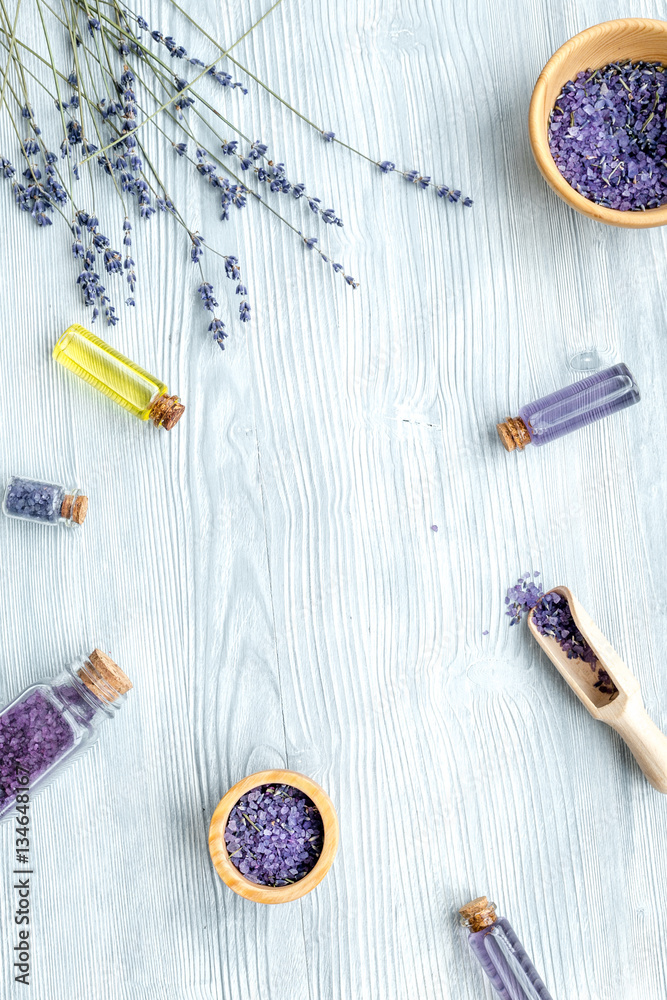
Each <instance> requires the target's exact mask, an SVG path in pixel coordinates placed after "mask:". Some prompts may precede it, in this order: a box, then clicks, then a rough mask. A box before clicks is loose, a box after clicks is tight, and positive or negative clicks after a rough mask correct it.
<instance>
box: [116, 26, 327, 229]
mask: <svg viewBox="0 0 667 1000" xmlns="http://www.w3.org/2000/svg"><path fill="white" fill-rule="evenodd" d="M114 28H117V26H115V25H114ZM117 30H121V31H122V29H117ZM124 34H125V35H126V37H129V38H131V39H132V40H133V41H136V43H137V45H138V46H139V47H140V48H141V50H142V51H143V53H144V54H145V55H146V57H147V58H148V59H150V60H153V61H154V62H155V63H157V64H159V65H160V66H161V67H162V68H163V70H164V71H165V72H166V73H171V70H170V68H169V67H168V66H167V65H166V64H165V63H164V62H162V60H160V59H159V58H157V57H156V56H155V54H154V53H152V52H151V51H150V50H149V49H147V48H146V47H145V46H143V44H142V43H141V41H140V40H139V39H138V38H137V37H136V36H135V35H130V34H129V26H128V30H127V31H125V32H124ZM235 44H236V43H235ZM152 68H153V72H154V73H155V75H156V77H157V78H158V79H160V76H159V74H158V73H157V72H156V70H155V67H154V66H153V67H152ZM160 82H161V83H162V86H163V87H165V89H167V88H166V84H165V81H164V79H161V80H160ZM144 83H145V81H144ZM183 83H184V81H182V80H177V84H178V88H179V89H178V91H177V92H178V95H179V100H180V99H181V98H180V95H182V94H183V92H184V87H183V86H182V85H183ZM192 93H193V94H194V95H195V96H196V98H197V100H198V101H199V102H201V103H202V104H203V105H204V107H206V108H207V109H208V110H209V111H211V112H212V113H213V114H214V115H215V116H216V117H217V118H219V119H220V120H221V121H222V122H223V123H224V124H225V125H227V126H228V128H230V129H232V131H233V132H235V133H236V135H238V136H239V137H240V138H241V139H242V140H243V141H244V142H246V143H248V146H249V148H248V151H247V153H246V154H243V153H242V152H241V151H240V150H238V149H237V147H238V140H234V141H228V140H226V139H224V138H223V137H222V136H221V135H220V134H219V133H218V132H217V131H216V130H215V129H214V128H213V126H212V125H211V123H210V122H209V121H208V120H207V119H206V118H205V117H204V116H203V115H202V114H201V113H200V112H199V111H198V109H197V108H196V107H193V108H192V110H193V112H194V113H195V114H196V115H197V116H198V118H199V119H200V120H201V121H202V122H203V124H204V125H205V126H206V127H207V128H208V129H209V130H210V131H211V132H212V134H213V135H214V136H215V137H216V138H217V139H218V141H219V142H220V143H221V148H222V150H223V153H224V154H225V155H233V156H235V157H237V158H238V160H239V162H240V164H241V169H242V170H248V169H249V168H251V167H252V169H253V172H254V173H255V174H256V175H257V178H258V180H259V181H260V182H266V183H268V185H269V188H270V190H271V191H272V192H274V193H276V192H277V193H282V194H291V195H292V197H294V198H295V199H300V198H302V197H303V198H304V200H305V201H306V202H307V204H308V207H309V208H310V210H311V212H313V213H315V214H316V215H319V216H320V218H321V219H322V221H323V222H325V223H326V224H334V225H337V226H342V225H343V221H342V219H341V218H340V217H339V216H337V215H336V213H335V211H334V209H332V208H328V209H325V210H322V209H321V208H320V204H321V199H320V198H317V197H315V196H314V195H310V194H308V192H307V191H306V185H305V184H303V183H298V184H295V183H293V182H291V181H289V180H288V178H287V176H286V171H285V165H284V163H274V161H273V160H272V159H269V157H268V155H267V153H268V147H267V146H266V144H265V143H263V142H261V140H259V139H257V140H254V141H253V140H251V139H250V138H249V137H248V136H246V135H244V133H243V132H242V131H241V130H240V129H239V128H238V127H237V126H236V125H234V124H233V123H232V122H230V121H229V120H228V119H227V118H225V117H224V115H222V114H221V113H220V112H219V111H218V110H217V109H216V108H214V107H213V106H212V105H211V104H210V103H209V102H208V101H206V100H205V98H204V97H203V96H202V95H201V94H200V93H199V92H197V91H194V90H193V91H192ZM152 96H153V98H154V99H155V100H158V98H157V97H155V95H154V94H153V95H152ZM148 117H149V118H150V117H151V116H150V115H149V116H148ZM146 120H148V118H147V119H146ZM260 160H261V161H263V163H260V162H259V161H260Z"/></svg>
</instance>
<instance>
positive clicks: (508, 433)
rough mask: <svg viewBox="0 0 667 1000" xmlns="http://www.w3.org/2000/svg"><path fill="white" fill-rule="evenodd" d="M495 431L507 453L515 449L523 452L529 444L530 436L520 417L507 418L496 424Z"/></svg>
mask: <svg viewBox="0 0 667 1000" xmlns="http://www.w3.org/2000/svg"><path fill="white" fill-rule="evenodd" d="M496 429H497V431H498V434H499V435H500V440H501V441H502V443H503V445H504V447H505V448H506V449H507V451H514V449H515V448H518V449H519V451H523V449H524V448H525V447H526V445H527V444H530V434H529V433H528V428H527V427H526V425H525V424H524V422H523V420H522V419H521V417H507V419H506V420H505V422H504V423H502V424H496Z"/></svg>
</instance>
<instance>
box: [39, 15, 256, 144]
mask: <svg viewBox="0 0 667 1000" xmlns="http://www.w3.org/2000/svg"><path fill="white" fill-rule="evenodd" d="M38 2H39V0H38ZM72 2H73V3H77V4H79V5H80V0H72ZM274 6H275V4H274ZM113 7H114V9H116V10H118V9H119V8H118V5H117V4H116V3H113ZM268 13H270V11H267V12H266V13H265V14H263V15H262V17H261V18H260V19H259V20H258V21H257V22H256V23H255V24H253V25H251V26H250V28H248V30H247V31H246V32H244V34H243V35H241V38H239V39H238V40H237V41H236V42H235V43H234V44H235V45H236V44H238V42H240V41H242V40H243V38H245V37H246V36H247V35H249V34H250V32H251V31H253V30H254V29H255V27H256V26H257V24H259V23H260V21H261V20H263V19H264V17H266V15H267V14H268ZM102 19H103V20H105V21H107V22H108V24H109V25H110V26H111V28H112V29H114V30H117V31H120V32H122V28H120V26H119V25H115V24H114V23H113V21H111V20H110V19H109V18H106V17H103V18H102ZM122 33H123V34H126V32H122ZM133 40H135V41H136V38H134V39H133ZM138 44H140V43H138ZM142 48H145V46H143V45H142ZM146 51H147V52H150V50H149V49H146ZM151 54H152V53H151ZM214 66H215V63H211V64H210V65H208V66H205V67H204V68H203V69H202V71H201V72H200V73H198V74H197V76H196V77H195V78H194V80H191V81H189V82H188V83H187V85H186V86H185V87H184V88H183V90H182V93H183V94H185V93H186V92H187V91H188V90H191V89H192V87H193V86H194V84H195V83H197V81H198V80H200V79H201V78H202V77H203V76H205V75H206V74H207V73H208V71H209V70H210V69H211V68H213V67H214ZM178 96H181V94H179V95H178ZM197 97H199V95H197ZM171 104H173V98H172V99H171V100H169V101H167V102H166V103H163V104H161V105H160V107H158V108H156V110H155V111H153V112H152V113H151V114H150V115H149V116H148V117H147V118H146V119H144V121H143V122H141V123H140V124H139V125H137V129H139V128H141V126H142V125H144V124H146V122H148V121H152V120H153V119H154V118H155V117H156V116H157V115H158V114H159V113H160V112H161V111H165V110H166V109H167V108H168V107H169V106H170V105H171ZM117 141H118V140H116V142H112V143H109V145H108V146H106V147H104V148H103V149H102V150H101V152H103V153H104V152H106V150H107V149H111V147H112V146H114V145H116V144H117ZM83 162H85V161H83Z"/></svg>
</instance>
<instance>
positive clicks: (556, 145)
mask: <svg viewBox="0 0 667 1000" xmlns="http://www.w3.org/2000/svg"><path fill="white" fill-rule="evenodd" d="M666 111H667V73H666V72H665V67H664V66H663V65H662V64H661V63H657V62H623V63H611V64H610V65H608V66H603V67H602V68H601V69H596V70H586V71H585V72H582V73H578V74H577V76H576V77H575V79H574V80H569V81H568V82H567V83H566V84H565V86H564V87H563V89H562V91H561V92H560V94H559V95H558V98H557V99H556V103H555V105H554V108H553V110H552V112H551V115H550V118H549V148H550V149H551V155H552V156H553V158H554V162H555V164H556V166H557V167H558V169H559V171H560V172H561V174H562V175H563V177H564V178H565V180H566V181H567V182H568V183H569V184H570V185H571V186H572V187H573V188H574V189H575V191H578V192H579V194H581V195H583V197H584V198H588V200H589V201H594V202H596V203H597V204H598V205H603V206H604V207H606V208H614V209H618V210H619V211H621V212H627V211H633V212H637V211H643V210H644V209H647V208H658V206H660V205H663V204H665V202H667V160H666V159H665V154H666V152H667V120H666V117H665V113H666Z"/></svg>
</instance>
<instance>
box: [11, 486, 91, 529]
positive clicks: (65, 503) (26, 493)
mask: <svg viewBox="0 0 667 1000" xmlns="http://www.w3.org/2000/svg"><path fill="white" fill-rule="evenodd" d="M2 509H3V511H4V513H5V514H6V515H7V516H8V517H20V518H22V519H23V520H24V521H33V522H37V523H38V524H78V525H81V524H83V522H84V520H85V518H86V514H87V513H88V497H86V496H83V495H82V494H81V492H80V491H79V490H78V489H76V488H74V489H66V488H65V487H64V486H58V485H57V484H56V483H43V482H41V481H38V480H35V479H24V478H22V477H21V476H13V477H12V479H10V480H9V482H8V483H7V488H6V489H5V495H4V498H3V502H2Z"/></svg>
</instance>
